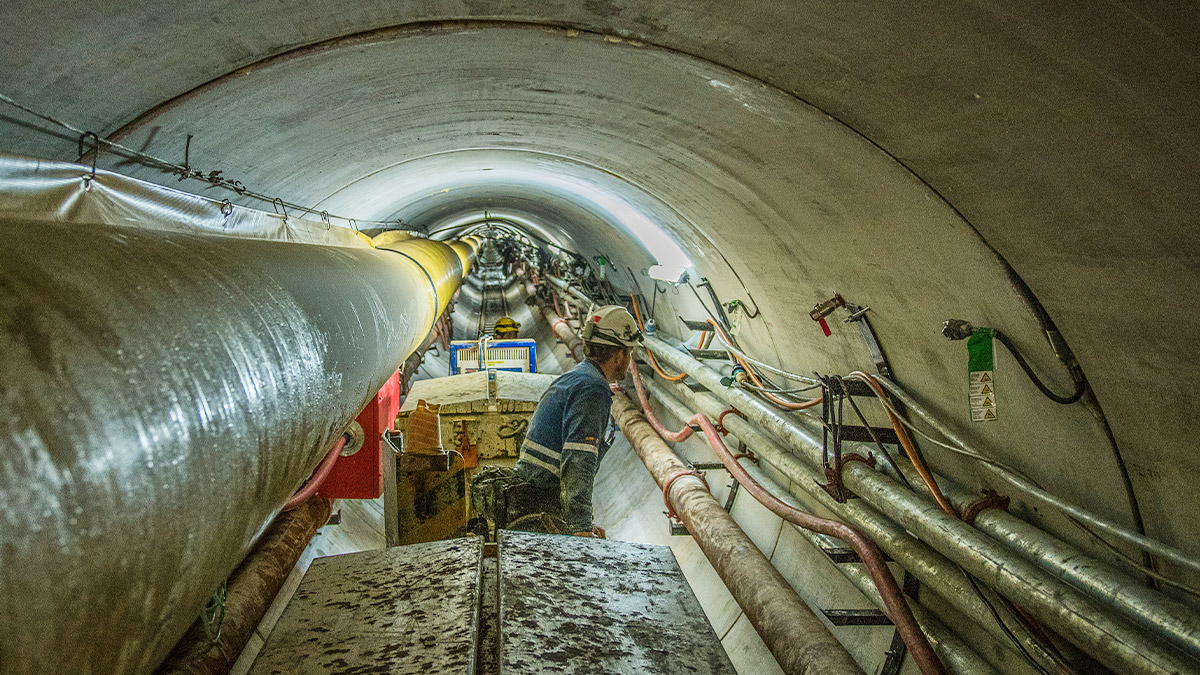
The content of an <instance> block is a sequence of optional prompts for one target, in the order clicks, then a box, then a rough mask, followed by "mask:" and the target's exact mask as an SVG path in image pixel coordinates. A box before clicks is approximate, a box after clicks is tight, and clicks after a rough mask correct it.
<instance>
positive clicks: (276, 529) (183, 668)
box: [155, 497, 333, 675]
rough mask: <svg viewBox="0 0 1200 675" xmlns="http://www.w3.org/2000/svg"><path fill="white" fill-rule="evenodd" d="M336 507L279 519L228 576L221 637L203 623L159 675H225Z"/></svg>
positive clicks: (315, 504)
mask: <svg viewBox="0 0 1200 675" xmlns="http://www.w3.org/2000/svg"><path fill="white" fill-rule="evenodd" d="M332 506H333V502H331V501H329V500H328V499H322V498H320V497H317V498H315V499H309V500H308V501H306V502H304V503H303V504H301V505H300V506H299V508H297V509H295V510H294V511H289V512H287V513H281V514H279V516H278V517H277V518H276V519H275V520H274V521H273V522H272V523H271V525H270V526H269V527H268V528H267V531H266V532H265V533H264V534H263V536H262V538H261V539H259V541H258V544H257V545H255V547H254V549H253V550H252V551H250V554H249V555H247V556H246V559H245V560H243V561H242V563H241V564H240V565H239V566H238V568H237V569H236V570H234V572H233V574H232V575H230V577H229V581H228V582H227V585H226V596H225V618H224V620H223V621H222V622H221V637H220V639H218V640H217V641H216V642H213V641H212V640H211V639H209V637H208V635H207V633H205V631H204V626H203V625H201V623H200V622H199V621H197V622H196V623H194V624H192V626H191V628H189V629H188V631H187V633H185V634H184V636H183V638H182V639H180V640H179V643H178V644H176V645H175V647H174V648H173V649H172V650H171V653H170V655H168V656H167V659H166V660H165V661H163V663H162V665H160V666H159V667H158V670H156V671H155V673H156V674H157V675H184V674H186V675H224V673H228V672H229V670H230V668H232V667H233V664H234V663H235V662H236V661H237V659H238V656H239V655H241V653H242V650H243V649H245V648H246V644H247V643H248V642H249V641H250V638H251V637H252V636H253V635H254V630H255V629H256V628H257V627H258V624H259V623H260V622H261V621H262V618H263V616H264V615H265V614H266V613H267V609H269V608H270V607H271V603H272V602H274V600H275V596H277V595H278V594H279V589H281V588H283V583H284V582H285V581H286V580H287V577H288V575H289V574H290V573H291V571H292V569H293V568H294V567H295V566H296V561H297V560H299V559H300V556H301V555H302V554H303V553H304V549H305V547H307V546H308V542H309V541H310V540H311V539H312V538H313V535H314V534H316V532H317V530H318V529H320V528H321V526H322V525H324V524H325V523H326V522H328V521H329V514H330V511H331V509H332Z"/></svg>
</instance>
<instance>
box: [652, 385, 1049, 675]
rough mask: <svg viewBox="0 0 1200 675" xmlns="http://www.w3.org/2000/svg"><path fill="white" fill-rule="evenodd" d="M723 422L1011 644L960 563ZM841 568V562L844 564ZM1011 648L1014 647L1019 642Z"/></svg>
mask: <svg viewBox="0 0 1200 675" xmlns="http://www.w3.org/2000/svg"><path fill="white" fill-rule="evenodd" d="M646 388H647V389H649V390H650V393H651V394H652V395H653V396H655V397H657V399H658V400H659V401H660V402H663V403H664V405H666V406H667V407H668V408H669V403H670V401H672V400H674V399H676V398H677V399H678V400H680V401H683V403H684V405H685V406H687V407H688V409H692V408H695V409H698V410H700V411H701V412H703V413H705V414H707V415H709V416H713V415H720V414H721V413H722V412H723V411H724V410H726V409H727V406H726V404H725V403H722V402H721V401H719V400H717V399H716V398H715V397H714V396H713V395H712V394H707V393H698V392H693V391H691V390H689V389H687V388H686V387H684V386H681V385H676V386H674V387H670V388H668V386H667V385H663V384H660V383H659V382H657V381H656V380H653V379H649V380H647V381H646ZM721 424H722V426H723V427H724V428H725V429H727V430H728V431H729V433H731V434H733V436H734V437H736V438H737V439H738V440H740V441H742V442H743V443H745V444H746V445H747V446H748V447H750V448H752V449H753V450H754V452H755V454H756V455H757V456H758V457H759V459H761V460H763V461H765V462H767V463H768V464H770V465H771V466H773V467H775V469H776V470H778V471H779V473H780V474H781V475H782V476H783V477H785V478H787V479H788V480H789V481H790V482H791V483H793V484H794V485H798V486H800V487H801V488H803V489H804V490H805V492H806V493H807V494H809V496H811V497H812V498H813V499H815V500H816V501H817V502H818V503H820V504H821V506H824V507H825V508H827V509H829V510H830V511H832V512H833V513H834V514H836V515H837V516H838V517H839V518H842V519H843V520H845V521H846V522H848V523H851V524H853V525H854V526H855V527H858V528H861V529H862V531H863V532H865V533H866V534H867V535H868V536H869V537H871V539H872V540H873V541H875V543H876V544H878V545H879V547H880V548H882V549H883V550H884V551H885V552H886V553H887V554H888V555H890V556H891V557H892V559H893V560H895V561H896V562H897V563H899V564H900V565H901V566H903V567H904V568H905V569H906V570H908V571H909V572H910V573H911V574H912V575H913V576H915V577H917V579H918V580H920V581H921V583H922V584H924V585H925V586H927V587H928V588H931V589H933V590H934V591H937V593H938V594H939V595H941V596H942V597H944V598H946V599H947V600H948V601H949V602H950V603H951V604H952V605H954V606H955V607H956V608H957V609H958V610H959V611H961V612H963V613H964V614H965V615H966V616H967V617H969V618H970V619H973V620H974V621H975V623H977V624H978V625H979V626H980V628H982V629H983V630H985V631H987V632H988V633H989V634H990V635H991V636H992V637H994V638H995V639H996V640H997V641H998V643H999V644H1002V645H1004V646H1006V647H1011V643H1010V642H1009V641H1008V637H1007V636H1006V635H1005V633H1004V631H1003V630H1002V629H1001V628H1000V626H999V625H997V624H996V622H995V619H994V617H993V616H992V614H991V610H990V609H989V608H988V607H987V605H986V604H984V602H983V601H982V600H980V599H979V596H978V595H976V594H975V592H974V589H973V588H972V587H971V585H970V584H969V583H968V582H967V578H966V577H965V576H964V575H963V573H962V571H961V570H960V569H959V568H958V566H957V565H955V564H954V563H952V562H950V561H949V560H947V559H946V558H945V557H944V556H942V555H941V554H940V553H938V552H937V551H934V550H933V549H932V548H930V547H929V546H928V545H926V544H924V543H922V542H920V541H918V540H917V539H914V538H913V537H912V535H910V534H909V533H908V532H907V531H906V530H905V529H904V528H903V527H900V526H899V525H897V524H896V523H895V522H893V521H892V520H889V519H888V518H887V517H885V516H883V515H882V514H881V513H880V512H879V511H876V510H875V509H874V508H873V507H871V506H869V505H865V504H863V503H862V500H861V499H851V500H847V501H846V502H845V503H840V504H839V503H838V502H836V501H834V499H833V498H832V497H830V496H829V494H828V493H826V492H825V491H824V490H822V489H821V488H820V485H822V484H824V482H825V481H826V480H827V479H826V478H825V476H824V475H823V474H821V473H820V472H818V471H817V470H816V469H814V468H811V467H808V466H806V465H802V464H801V463H800V462H799V461H798V460H797V459H796V456H795V454H794V453H793V452H791V451H789V450H787V449H786V448H784V447H783V446H782V445H780V443H779V442H778V441H776V440H775V439H774V438H772V437H769V436H767V435H766V434H765V433H763V432H762V431H761V430H760V427H759V426H758V425H757V424H754V423H752V422H747V421H746V420H744V419H742V418H741V417H738V416H737V415H726V416H725V419H724V420H722V422H721ZM840 568H841V566H839V569H840ZM1013 632H1014V634H1016V635H1017V636H1018V637H1019V638H1020V639H1021V642H1022V646H1023V647H1024V648H1025V649H1026V650H1028V651H1029V652H1030V653H1031V654H1041V658H1042V660H1043V661H1045V662H1047V663H1051V659H1050V657H1049V656H1047V655H1045V654H1044V653H1043V652H1041V650H1040V648H1039V647H1038V645H1037V644H1036V643H1035V642H1034V641H1033V640H1032V639H1030V637H1029V635H1028V633H1026V632H1024V631H1020V630H1014V631H1013ZM1012 648H1013V649H1014V651H1015V647H1012ZM968 672H969V671H968Z"/></svg>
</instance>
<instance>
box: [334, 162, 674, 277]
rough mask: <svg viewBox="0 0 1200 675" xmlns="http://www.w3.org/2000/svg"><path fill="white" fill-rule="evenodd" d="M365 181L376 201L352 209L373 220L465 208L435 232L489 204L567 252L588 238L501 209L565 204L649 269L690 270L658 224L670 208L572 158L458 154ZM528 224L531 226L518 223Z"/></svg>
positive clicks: (410, 218) (360, 200)
mask: <svg viewBox="0 0 1200 675" xmlns="http://www.w3.org/2000/svg"><path fill="white" fill-rule="evenodd" d="M370 180H371V181H373V182H377V183H378V186H377V187H376V189H374V190H370V192H372V193H374V197H373V198H372V197H368V198H364V197H363V195H362V194H361V193H360V194H356V195H355V196H354V203H355V204H356V206H357V207H358V208H360V209H362V208H367V209H369V210H371V211H375V213H374V214H373V215H371V217H373V218H379V219H383V220H389V219H396V218H402V219H403V220H404V221H405V222H414V220H420V215H419V214H420V213H421V212H422V211H425V212H431V211H433V210H435V209H438V208H443V209H447V210H449V208H448V207H450V208H452V207H451V205H453V204H461V205H462V207H464V208H463V209H462V210H458V211H457V213H455V214H454V215H453V216H450V217H449V218H447V219H445V220H441V221H436V222H433V223H427V224H429V225H434V226H436V229H438V230H443V229H447V226H450V228H451V229H452V227H453V226H455V225H460V224H462V225H465V224H467V223H469V222H471V219H472V218H479V217H481V216H482V208H481V204H480V202H483V203H486V204H488V207H487V212H488V214H489V215H493V216H498V217H505V218H510V219H511V220H514V221H517V222H522V224H527V225H528V229H527V231H528V232H531V233H532V232H536V233H538V234H539V235H542V238H544V239H548V240H550V241H552V242H554V243H556V244H558V245H560V246H563V247H567V246H568V241H567V240H569V239H574V238H575V237H576V236H578V235H580V234H585V233H589V232H588V231H587V230H575V229H572V227H571V225H572V224H571V223H570V222H558V221H553V222H550V221H545V220H542V219H539V218H533V219H529V218H528V216H527V215H526V217H525V218H521V217H519V216H518V215H517V213H513V212H512V211H514V210H513V209H508V208H505V199H506V197H507V196H509V195H512V196H514V198H516V199H517V200H518V201H520V200H525V203H528V201H529V200H531V199H542V200H545V201H546V202H547V204H550V205H553V204H556V203H557V204H571V205H573V206H574V208H576V209H582V210H584V211H586V212H588V213H589V215H590V216H593V217H595V219H597V220H600V221H603V222H606V223H611V224H612V225H613V226H614V227H615V228H616V229H617V230H618V231H621V230H623V231H624V233H627V234H628V235H630V237H629V239H631V240H632V241H636V242H637V243H638V244H640V247H641V248H642V249H643V250H644V251H646V253H647V254H649V256H650V257H652V258H653V262H654V263H655V264H658V265H662V266H663V267H668V268H680V269H687V268H690V267H691V266H692V262H691V260H690V259H689V258H688V257H687V255H686V254H685V253H684V252H683V250H682V249H681V248H680V246H679V245H678V244H677V243H676V241H675V240H674V238H673V237H672V235H671V234H669V233H668V231H666V230H665V229H664V227H663V226H662V224H663V221H662V220H661V214H663V213H670V209H669V208H668V207H666V206H665V205H663V204H661V203H660V202H659V201H658V199H657V198H656V197H655V196H654V195H652V194H649V193H647V192H646V191H645V190H643V189H642V188H641V187H639V186H638V185H637V184H636V183H632V182H629V181H627V180H625V179H623V178H621V177H620V176H617V175H616V174H612V173H610V172H608V171H605V170H604V169H603V168H602V167H598V166H594V165H591V164H587V163H584V162H579V161H577V160H575V159H573V158H570V157H564V156H559V155H553V154H550V153H544V152H531V151H525V150H514V149H511V148H504V149H501V148H471V149H461V150H455V151H453V152H445V153H437V154H434V155H429V156H426V157H419V158H413V159H411V160H406V161H404V162H401V163H399V164H396V165H394V166H393V167H391V168H390V169H389V170H388V171H380V172H376V173H375V174H374V175H373V176H372V177H371V179H370ZM357 187H358V188H359V189H361V188H363V187H365V186H364V185H359V186H357ZM356 191H357V190H356ZM515 211H517V212H526V213H527V212H528V208H527V207H526V206H521V207H520V208H517V209H515ZM550 211H551V212H553V209H551V210H550ZM446 215H449V214H446ZM514 216H516V217H514ZM527 220H532V221H534V222H528V223H526V222H524V221H527ZM554 232H557V234H558V235H559V236H555V234H554ZM593 241H594V240H593ZM632 241H631V243H632ZM577 252H580V251H577Z"/></svg>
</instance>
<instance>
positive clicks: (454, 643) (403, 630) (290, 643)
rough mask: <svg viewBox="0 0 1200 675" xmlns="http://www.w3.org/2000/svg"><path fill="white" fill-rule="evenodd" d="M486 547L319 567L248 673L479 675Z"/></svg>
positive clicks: (399, 550)
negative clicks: (476, 665) (481, 605)
mask: <svg viewBox="0 0 1200 675" xmlns="http://www.w3.org/2000/svg"><path fill="white" fill-rule="evenodd" d="M482 560H483V540H482V539H480V538H478V537H471V538H463V539H453V540H449V541H437V542H430V543H426V544H414V545H412V546H398V547H395V548H389V549H383V550H379V551H367V552H364V553H351V554H348V555H339V556H330V557H327V558H318V559H317V560H315V561H314V562H313V564H312V566H311V567H310V568H309V570H308V573H307V574H305V576H304V580H303V581H301V583H300V587H299V588H298V589H297V590H296V594H295V595H294V596H293V597H292V600H291V602H290V603H288V606H287V609H286V610H284V613H283V616H282V617H280V619H279V623H277V624H276V626H275V630H274V631H272V632H271V636H270V638H268V640H267V643H266V645H265V646H264V647H263V650H262V652H260V653H259V656H258V658H257V659H256V660H255V661H254V666H253V667H252V668H251V670H250V672H251V674H252V675H285V674H287V675H290V674H292V673H313V674H316V673H389V674H406V673H413V674H417V673H463V674H464V675H474V673H475V661H476V644H477V634H478V626H479V605H480V586H481V574H482Z"/></svg>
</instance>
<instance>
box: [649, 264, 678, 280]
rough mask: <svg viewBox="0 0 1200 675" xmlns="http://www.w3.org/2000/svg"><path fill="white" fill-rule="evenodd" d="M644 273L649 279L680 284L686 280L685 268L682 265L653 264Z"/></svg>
mask: <svg viewBox="0 0 1200 675" xmlns="http://www.w3.org/2000/svg"><path fill="white" fill-rule="evenodd" d="M646 274H647V275H649V277H650V278H651V279H655V280H657V281H665V282H667V283H668V284H682V283H684V282H686V281H687V268H684V267H664V266H662V265H653V266H651V267H650V269H648V270H646Z"/></svg>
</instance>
